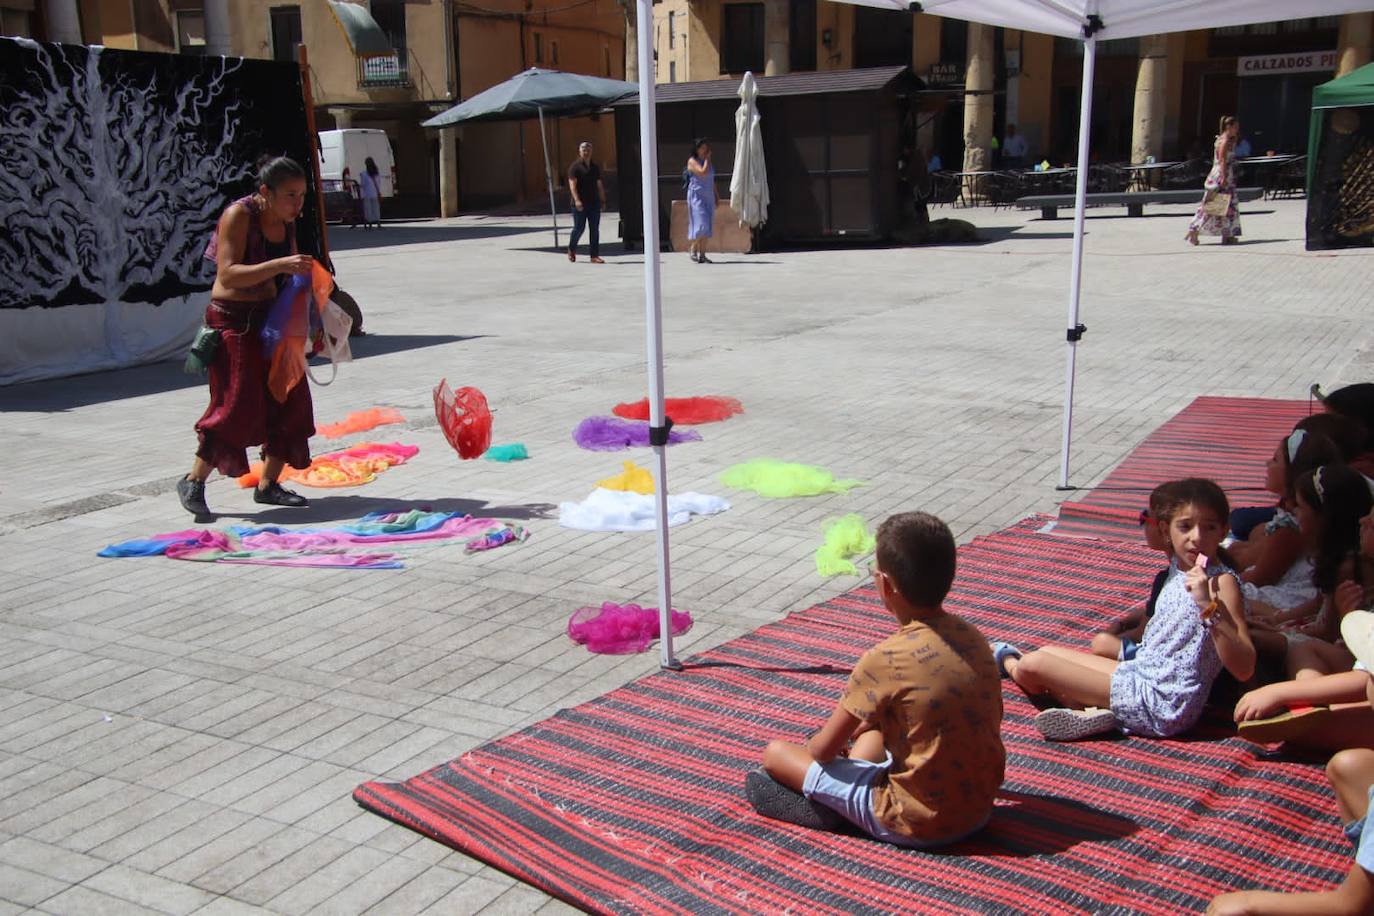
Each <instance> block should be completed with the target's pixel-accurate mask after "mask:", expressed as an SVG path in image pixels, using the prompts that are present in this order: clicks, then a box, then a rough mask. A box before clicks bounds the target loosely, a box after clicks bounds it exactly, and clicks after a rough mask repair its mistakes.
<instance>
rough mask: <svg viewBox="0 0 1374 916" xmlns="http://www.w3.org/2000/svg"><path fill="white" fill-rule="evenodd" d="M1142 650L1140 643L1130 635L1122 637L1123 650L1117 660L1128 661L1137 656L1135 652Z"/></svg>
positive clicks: (1118, 654)
mask: <svg viewBox="0 0 1374 916" xmlns="http://www.w3.org/2000/svg"><path fill="white" fill-rule="evenodd" d="M1139 651H1140V643H1138V642H1136V641H1135V640H1134V639H1131V638H1130V637H1129V636H1123V637H1121V651H1120V652H1118V653H1117V656H1116V657H1117V661H1123V662H1128V661H1130V660H1131V659H1133V658H1135V654H1136V653H1137V652H1139Z"/></svg>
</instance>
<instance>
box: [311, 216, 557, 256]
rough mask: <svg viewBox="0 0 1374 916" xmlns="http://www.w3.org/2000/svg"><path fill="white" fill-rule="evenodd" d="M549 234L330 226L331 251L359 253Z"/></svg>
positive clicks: (527, 229)
mask: <svg viewBox="0 0 1374 916" xmlns="http://www.w3.org/2000/svg"><path fill="white" fill-rule="evenodd" d="M547 231H549V230H548V229H546V228H545V227H543V226H441V225H426V224H424V223H420V224H418V225H417V224H416V223H412V222H407V223H404V224H401V225H389V224H386V223H383V224H382V228H380V229H361V228H353V227H350V226H337V225H335V226H330V227H329V250H330V251H360V250H364V249H368V248H390V247H392V246H395V245H427V244H430V243H432V242H470V241H474V240H476V239H491V238H500V237H502V236H507V235H526V234H528V233H531V232H547Z"/></svg>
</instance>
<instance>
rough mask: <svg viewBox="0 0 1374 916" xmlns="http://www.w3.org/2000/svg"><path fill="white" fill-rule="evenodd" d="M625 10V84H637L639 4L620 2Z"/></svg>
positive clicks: (629, 0)
mask: <svg viewBox="0 0 1374 916" xmlns="http://www.w3.org/2000/svg"><path fill="white" fill-rule="evenodd" d="M622 2H623V3H624V10H625V82H627V83H637V82H639V12H638V7H639V4H637V3H635V0H622Z"/></svg>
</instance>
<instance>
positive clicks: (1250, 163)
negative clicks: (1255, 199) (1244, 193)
mask: <svg viewBox="0 0 1374 916" xmlns="http://www.w3.org/2000/svg"><path fill="white" fill-rule="evenodd" d="M1301 158H1302V156H1300V155H1299V154H1297V153H1280V154H1278V155H1275V156H1247V157H1246V158H1244V159H1237V160H1235V164H1236V165H1237V166H1239V167H1240V168H1241V169H1243V170H1245V171H1242V172H1241V174H1242V175H1246V174H1248V175H1251V176H1252V177H1253V178H1254V181H1252V182H1251V183H1252V184H1258V185H1259V186H1260V187H1261V188H1264V194H1265V196H1266V197H1268V196H1269V191H1270V189H1271V188H1272V186H1273V184H1274V179H1275V178H1276V177H1277V172H1278V169H1279V166H1282V165H1287V164H1288V163H1290V162H1293V161H1294V160H1296V159H1301Z"/></svg>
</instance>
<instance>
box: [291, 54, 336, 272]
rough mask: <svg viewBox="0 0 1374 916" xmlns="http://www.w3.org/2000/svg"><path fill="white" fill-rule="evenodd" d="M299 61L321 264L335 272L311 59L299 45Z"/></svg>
mask: <svg viewBox="0 0 1374 916" xmlns="http://www.w3.org/2000/svg"><path fill="white" fill-rule="evenodd" d="M297 59H298V60H299V62H300V67H301V101H302V102H304V103H305V129H306V131H307V132H308V133H309V134H310V164H309V166H308V168H309V169H310V177H311V180H312V181H313V182H314V186H315V225H316V227H317V230H318V232H319V238H320V263H322V264H323V265H324V266H325V267H327V268H328V269H329V272H330V273H333V272H334V263H333V261H331V260H330V257H329V230H328V229H327V228H326V227H325V222H324V186H323V184H322V183H321V182H320V149H319V141H320V135H319V133H318V132H316V130H315V100H314V98H313V97H312V95H311V92H310V59H309V58H308V57H307V56H306V52H305V45H304V44H300V45H297Z"/></svg>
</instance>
